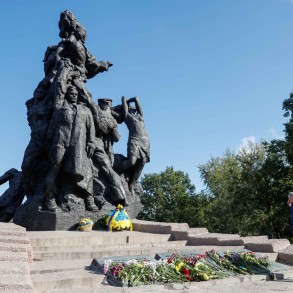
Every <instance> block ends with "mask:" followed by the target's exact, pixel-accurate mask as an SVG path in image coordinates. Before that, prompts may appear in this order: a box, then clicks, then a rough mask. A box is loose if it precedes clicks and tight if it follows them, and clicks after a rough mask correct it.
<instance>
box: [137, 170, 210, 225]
mask: <svg viewBox="0 0 293 293" xmlns="http://www.w3.org/2000/svg"><path fill="white" fill-rule="evenodd" d="M141 183H142V187H143V190H144V193H143V196H142V198H141V201H142V204H143V209H142V211H141V212H140V214H139V215H138V219H143V220H151V221H159V222H177V223H188V224H190V225H195V224H199V222H200V221H201V218H200V217H201V215H200V208H199V206H198V205H197V203H198V202H204V201H205V196H204V195H201V196H196V193H195V186H194V185H193V184H192V183H191V181H190V178H189V176H188V175H187V174H184V172H182V171H174V169H173V167H167V168H166V169H165V171H163V172H161V173H151V174H146V175H144V176H143V177H142V180H141Z"/></svg>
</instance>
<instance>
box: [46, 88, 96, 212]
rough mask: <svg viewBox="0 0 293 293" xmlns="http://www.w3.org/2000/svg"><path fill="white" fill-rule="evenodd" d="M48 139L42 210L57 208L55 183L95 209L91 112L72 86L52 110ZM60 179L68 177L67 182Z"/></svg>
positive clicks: (88, 206)
mask: <svg viewBox="0 0 293 293" xmlns="http://www.w3.org/2000/svg"><path fill="white" fill-rule="evenodd" d="M48 138H49V141H50V145H51V147H50V152H49V157H50V163H51V169H50V172H49V174H48V177H47V182H46V190H45V202H44V209H45V210H48V211H56V210H58V206H57V205H56V201H55V197H56V195H57V193H58V192H57V191H58V187H59V186H58V185H60V186H61V189H62V184H64V185H65V186H66V187H65V188H63V189H65V193H66V194H67V196H69V195H70V196H71V195H73V196H77V197H81V198H83V199H84V203H85V208H86V210H89V211H98V208H97V207H96V206H95V204H94V199H93V181H92V166H91V160H90V158H91V157H92V155H93V153H94V150H95V142H94V140H95V127H94V121H93V117H92V114H91V111H90V110H89V109H88V108H87V107H86V106H85V105H84V104H82V103H78V92H77V90H76V88H75V87H73V86H69V87H68V89H67V93H66V96H65V101H64V104H63V106H62V107H61V108H60V109H59V110H57V111H56V112H55V113H54V115H53V117H52V120H51V123H50V127H49V130H48ZM63 179H64V180H65V179H67V184H66V183H65V182H66V181H62V180H63ZM61 182H62V184H61ZM64 185H63V187H64Z"/></svg>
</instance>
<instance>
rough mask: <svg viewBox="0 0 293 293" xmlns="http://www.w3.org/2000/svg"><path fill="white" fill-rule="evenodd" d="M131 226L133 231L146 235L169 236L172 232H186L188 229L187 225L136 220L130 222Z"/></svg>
mask: <svg viewBox="0 0 293 293" xmlns="http://www.w3.org/2000/svg"><path fill="white" fill-rule="evenodd" d="M132 225H133V229H134V230H135V231H140V232H146V233H161V234H171V233H172V231H174V230H177V231H178V230H181V231H187V230H188V229H189V226H188V224H187V223H163V222H151V221H142V220H136V219H134V220H132Z"/></svg>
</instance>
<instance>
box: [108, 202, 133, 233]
mask: <svg viewBox="0 0 293 293" xmlns="http://www.w3.org/2000/svg"><path fill="white" fill-rule="evenodd" d="M106 226H107V230H108V231H122V230H130V231H132V230H133V227H132V223H131V220H130V218H129V216H128V214H127V212H126V211H125V209H124V208H123V206H122V205H121V204H119V205H118V206H117V207H116V208H115V209H114V210H113V211H111V212H110V213H109V215H108V217H107V218H106Z"/></svg>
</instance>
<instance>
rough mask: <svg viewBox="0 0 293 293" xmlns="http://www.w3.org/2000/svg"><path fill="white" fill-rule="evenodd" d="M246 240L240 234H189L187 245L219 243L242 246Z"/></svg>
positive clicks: (219, 244) (220, 244)
mask: <svg viewBox="0 0 293 293" xmlns="http://www.w3.org/2000/svg"><path fill="white" fill-rule="evenodd" d="M243 244H244V241H243V240H242V239H241V237H240V236H239V235H238V234H221V233H207V234H200V235H192V234H189V235H188V241H187V245H217V246H238V245H239V246H242V245H243Z"/></svg>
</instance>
